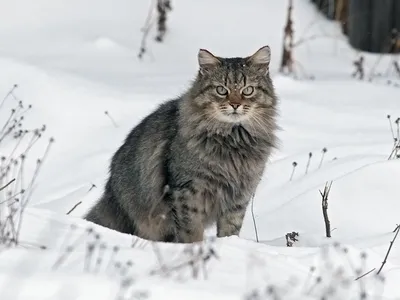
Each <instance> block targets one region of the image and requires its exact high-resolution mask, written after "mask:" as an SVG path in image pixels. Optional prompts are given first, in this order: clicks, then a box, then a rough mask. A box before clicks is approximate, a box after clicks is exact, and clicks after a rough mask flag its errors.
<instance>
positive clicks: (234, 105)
mask: <svg viewBox="0 0 400 300" xmlns="http://www.w3.org/2000/svg"><path fill="white" fill-rule="evenodd" d="M229 105H230V106H232V107H233V109H235V110H236V109H238V108H239V106H240V105H241V104H240V103H229Z"/></svg>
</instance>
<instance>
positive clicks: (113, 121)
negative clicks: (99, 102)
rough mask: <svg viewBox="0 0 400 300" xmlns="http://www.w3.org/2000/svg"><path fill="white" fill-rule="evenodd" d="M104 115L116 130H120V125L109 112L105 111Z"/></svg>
mask: <svg viewBox="0 0 400 300" xmlns="http://www.w3.org/2000/svg"><path fill="white" fill-rule="evenodd" d="M104 114H105V115H106V116H107V117H108V118H109V119H110V120H111V122H112V123H113V125H114V127H115V128H118V124H117V123H116V122H115V120H114V119H113V118H112V117H111V116H110V114H109V113H108V111H105V112H104Z"/></svg>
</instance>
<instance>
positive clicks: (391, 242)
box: [377, 226, 400, 274]
mask: <svg viewBox="0 0 400 300" xmlns="http://www.w3.org/2000/svg"><path fill="white" fill-rule="evenodd" d="M399 231H400V226H397V228H396V234H395V235H394V237H393V240H391V241H390V245H389V248H388V251H387V252H386V255H385V259H384V260H383V262H382V265H381V267H380V268H379V270H378V272H377V274H379V273H380V272H381V271H382V269H383V267H384V266H385V264H386V261H387V259H388V257H389V253H390V250H392V246H393V243H394V241H395V240H396V238H397V235H398V234H399Z"/></svg>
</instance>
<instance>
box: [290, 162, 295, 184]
mask: <svg viewBox="0 0 400 300" xmlns="http://www.w3.org/2000/svg"><path fill="white" fill-rule="evenodd" d="M292 167H293V169H292V174H290V178H289V181H292V179H293V176H294V172H295V171H296V167H297V162H295V161H294V162H293V163H292Z"/></svg>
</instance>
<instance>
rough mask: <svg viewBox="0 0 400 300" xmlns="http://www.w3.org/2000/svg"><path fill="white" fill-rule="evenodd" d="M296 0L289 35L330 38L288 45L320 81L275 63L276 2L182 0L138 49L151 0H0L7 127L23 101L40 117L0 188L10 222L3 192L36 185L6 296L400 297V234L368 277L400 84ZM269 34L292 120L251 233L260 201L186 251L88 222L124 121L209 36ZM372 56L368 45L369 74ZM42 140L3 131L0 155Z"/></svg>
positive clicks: (163, 94) (153, 97) (237, 48)
mask: <svg viewBox="0 0 400 300" xmlns="http://www.w3.org/2000/svg"><path fill="white" fill-rule="evenodd" d="M245 2H246V3H245ZM294 2H295V3H294V4H295V9H294V22H295V24H294V26H295V30H296V36H297V39H300V38H307V37H312V36H315V35H317V36H330V37H335V38H317V39H312V40H310V41H309V42H307V43H304V44H302V45H301V46H299V47H298V48H296V52H295V55H296V60H298V62H299V63H300V64H301V66H302V68H303V69H304V70H305V73H307V74H309V75H313V76H314V77H315V79H314V80H307V79H305V78H303V79H302V80H296V79H293V78H292V77H286V76H283V75H281V74H279V73H278V72H277V71H278V67H279V62H280V54H281V45H282V33H283V25H284V22H285V18H286V5H287V3H286V1H283V0H252V1H240V0H218V1H217V0H202V1H194V0H173V1H172V4H173V11H172V13H171V14H170V15H169V20H168V25H169V28H168V30H169V31H168V33H167V36H166V38H165V41H164V43H162V44H158V43H155V42H154V41H153V40H154V39H153V38H154V35H155V32H154V31H152V32H151V33H150V36H149V42H148V47H149V52H148V53H147V54H146V55H145V56H144V59H143V60H142V61H140V60H138V58H137V54H138V51H139V47H140V42H141V38H142V33H141V32H140V29H141V27H142V26H143V24H144V22H145V19H146V16H147V13H148V8H149V6H150V3H151V1H150V0H148V1H131V0H130V1H128V0H120V1H111V0H85V1H81V0H79V1H78V0H68V1H66V0H36V1H31V0H14V1H8V0H0V95H4V96H6V95H7V93H8V92H9V91H10V89H11V88H12V87H13V85H14V84H18V87H17V88H15V89H14V90H13V92H12V93H11V94H9V95H8V96H7V97H6V98H5V101H4V103H3V104H0V105H2V107H1V108H0V129H1V128H2V127H3V125H4V123H6V122H7V119H8V118H9V115H10V111H11V109H12V108H14V107H16V106H18V101H19V100H21V101H23V105H24V108H21V109H19V110H18V109H17V112H16V113H17V114H20V115H21V114H22V112H23V111H24V110H25V109H26V108H28V105H29V104H31V105H32V108H31V109H28V111H27V112H26V113H24V120H23V122H22V127H21V128H23V129H34V128H41V127H42V125H44V124H45V125H46V130H45V131H44V132H43V133H42V134H41V137H40V138H39V139H38V141H37V142H35V143H34V145H33V146H32V148H30V150H29V153H28V154H27V156H26V159H25V163H24V165H23V174H24V175H23V177H21V175H19V173H18V172H19V170H20V165H21V164H20V163H19V164H11V165H12V168H11V170H10V172H9V175H8V177H7V178H3V179H1V181H0V187H1V186H3V185H4V184H5V183H7V181H8V180H9V179H12V178H17V180H16V181H15V182H13V183H12V184H11V185H10V186H9V187H8V188H6V189H4V190H3V191H0V202H2V204H1V206H0V209H1V210H0V220H2V222H3V223H2V224H4V218H5V216H6V214H7V211H8V210H9V208H10V203H11V202H13V200H12V199H11V200H8V201H7V199H8V198H9V197H10V194H9V193H11V196H12V194H13V193H18V192H19V191H20V189H21V188H24V189H28V190H27V191H28V192H27V193H25V196H24V195H22V196H21V195H19V196H17V197H19V198H20V202H24V201H23V200H24V197H27V196H26V195H27V194H28V195H29V193H30V191H33V192H32V194H31V197H30V200H29V203H28V205H27V207H26V209H25V211H24V214H23V219H22V220H21V221H22V223H21V224H22V227H21V231H20V235H19V242H20V245H19V246H18V247H14V248H12V249H7V250H4V249H3V250H0V295H1V296H0V299H2V300H3V299H5V300H9V299H10V300H11V299H12V300H14V299H15V300H16V299H18V300H20V299H24V300H25V299H26V300H28V299H29V300H32V299H41V300H44V299H62V300H64V299H66V300H72V299H96V300H101V299H107V300H108V299H118V297H120V298H119V299H147V298H148V299H177V298H178V299H202V298H204V297H206V298H207V299H270V298H272V299H363V298H362V296H363V293H367V294H368V298H372V297H374V299H400V290H399V282H400V239H399V240H398V241H397V242H395V243H394V244H393V247H392V250H391V252H390V255H389V257H388V259H387V263H386V264H385V266H384V268H383V270H382V272H381V275H382V276H383V277H377V276H376V275H375V274H376V272H377V271H378V269H379V268H380V266H381V263H382V261H383V260H384V257H385V254H386V252H387V249H388V247H389V243H390V241H391V240H392V239H393V237H394V233H393V230H394V228H395V227H396V224H398V223H400V198H399V186H398V184H399V178H400V160H388V157H389V154H390V152H391V150H392V148H393V138H392V134H391V132H390V127H389V120H388V118H387V115H391V121H392V122H393V121H394V120H396V118H397V117H399V116H400V89H399V87H396V86H395V85H396V84H398V83H399V80H398V79H396V78H395V77H389V78H385V79H382V78H380V79H376V80H373V81H372V82H368V81H358V80H356V79H353V78H352V77H351V76H350V74H351V73H352V72H353V65H352V61H353V60H354V59H355V58H356V57H357V53H356V52H355V51H354V50H352V49H350V48H349V46H348V45H347V43H346V41H345V38H344V37H343V36H342V35H341V33H340V30H339V26H338V25H337V24H335V23H331V22H328V21H326V20H324V19H323V18H322V17H321V16H320V15H318V14H317V12H316V11H315V9H314V7H312V6H311V4H310V1H306V0H296V1H294ZM265 44H268V45H270V46H271V49H272V56H273V58H272V65H271V72H272V74H273V80H274V83H275V86H276V90H277V93H278V95H279V98H280V107H279V109H280V119H279V122H280V125H281V127H282V130H281V131H280V133H279V137H280V139H281V147H280V149H279V150H278V151H276V152H275V153H274V156H273V158H272V160H271V162H270V163H269V165H268V168H267V172H266V174H265V176H264V178H263V180H262V182H261V184H260V186H259V188H258V190H257V194H256V197H255V199H254V215H255V222H256V225H257V231H258V238H259V243H257V242H256V241H255V240H256V235H255V228H254V225H253V220H252V217H251V214H250V210H249V211H248V214H247V216H246V219H245V222H244V225H243V229H242V232H241V234H240V237H230V238H224V239H218V240H209V241H207V242H205V243H204V245H194V246H191V247H188V246H184V245H171V244H162V243H157V244H153V243H149V242H147V241H144V240H140V239H137V238H135V237H132V236H128V235H124V234H120V233H118V232H115V231H112V230H108V229H106V228H101V227H99V226H95V225H93V224H91V223H89V222H86V221H84V220H82V219H81V217H82V215H83V214H84V213H85V212H86V211H87V209H88V208H89V207H90V206H91V205H92V204H93V203H94V202H95V201H96V200H97V199H98V198H99V196H100V194H101V192H102V189H103V185H104V182H105V179H106V177H107V169H108V163H109V160H110V158H111V156H112V154H113V153H114V151H115V150H116V149H117V148H118V147H119V145H120V144H121V142H122V141H123V139H124V138H125V136H126V134H127V133H128V131H129V130H130V129H131V128H132V127H133V126H135V125H136V124H137V123H138V122H139V121H140V120H141V118H143V117H144V116H146V115H147V114H148V113H150V112H151V111H152V110H153V109H154V108H155V107H157V106H158V105H159V104H160V103H161V102H162V101H164V100H167V99H170V98H173V97H175V96H176V95H178V94H180V93H181V92H182V91H183V90H184V89H185V88H186V87H187V86H188V85H189V84H190V80H191V79H192V78H193V77H194V75H195V73H196V70H197V51H198V49H199V48H206V49H209V50H211V51H212V52H213V53H215V54H217V55H220V56H246V55H249V54H251V53H253V52H254V51H255V50H257V49H258V48H260V47H261V46H263V45H265ZM376 60H377V56H374V55H367V56H366V66H367V73H368V72H369V70H370V69H371V67H372V66H373V65H374V64H375V62H376ZM389 61H390V58H389V57H385V58H384V59H382V60H381V61H380V64H379V66H378V67H377V71H379V72H383V73H384V72H385V71H386V69H387V67H388V65H389ZM387 80H390V81H391V84H387ZM0 101H2V97H1V98H0ZM0 103H1V102H0ZM106 111H107V112H108V114H105V112H106ZM393 129H394V132H395V134H396V130H397V129H396V124H394V123H393ZM2 135H3V133H2V134H0V138H1V136H2ZM32 136H33V134H32V133H30V132H29V133H27V134H26V136H24V137H23V138H22V141H21V142H20V144H19V145H18V147H17V149H16V150H15V151H14V148H15V146H16V144H17V143H18V141H19V139H18V138H16V139H13V138H11V136H7V137H6V138H5V139H2V140H1V141H0V155H1V156H5V157H6V158H5V161H3V163H4V164H5V163H8V162H10V159H11V157H14V158H17V157H18V154H19V153H21V152H23V151H24V149H26V147H29V143H30V141H31V138H32ZM52 137H53V138H54V139H55V140H54V142H52V143H50V148H49V151H48V154H47V155H46V157H45V158H44V159H43V163H41V164H40V166H41V169H40V172H39V175H38V176H36V177H35V181H34V182H33V185H32V189H29V184H30V180H31V178H32V177H33V176H34V172H35V168H36V166H37V162H36V160H37V159H38V158H42V156H43V155H44V154H45V152H46V147H47V146H48V144H49V139H50V138H52ZM323 148H326V149H327V152H326V153H325V155H324V157H323V159H322V157H321V156H322V149H323ZM310 152H312V159H311V163H310V166H309V169H308V172H307V174H306V165H307V161H308V158H309V153H310ZM321 160H322V164H321ZM293 162H296V163H297V167H296V169H295V172H294V174H293V178H292V180H290V177H291V174H292V169H293V166H292V164H293ZM320 164H321V166H320ZM3 166H4V165H3ZM327 181H333V184H332V188H331V192H330V195H329V209H328V213H329V216H330V220H331V226H332V228H333V229H334V230H333V231H332V238H330V239H328V238H326V237H325V227H324V221H323V215H322V210H321V195H320V192H319V191H320V190H321V191H322V190H323V188H324V186H325V183H326V182H327ZM4 201H6V202H4ZM80 201H81V202H82V203H81V204H80V205H79V206H77V208H76V209H75V210H73V212H72V213H70V214H69V215H67V212H68V211H69V210H70V209H71V208H72V207H73V206H74V205H75V204H77V203H78V202H80ZM13 205H14V206H15V207H18V203H17V204H13ZM2 224H0V226H3V225H2ZM0 229H1V228H0ZM293 231H294V232H298V233H299V236H298V239H299V241H297V242H295V243H294V245H293V247H287V246H286V239H285V235H286V234H287V233H290V232H293ZM212 233H213V232H210V235H212ZM373 268H376V269H375V270H374V271H373V272H372V273H370V274H369V275H367V276H365V277H363V278H362V279H361V280H357V281H355V280H354V279H355V278H357V277H358V276H359V275H361V274H364V273H366V272H367V271H369V270H371V269H373ZM322 296H324V298H322ZM246 297H247V298H246ZM364 299H365V298H364Z"/></svg>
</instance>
